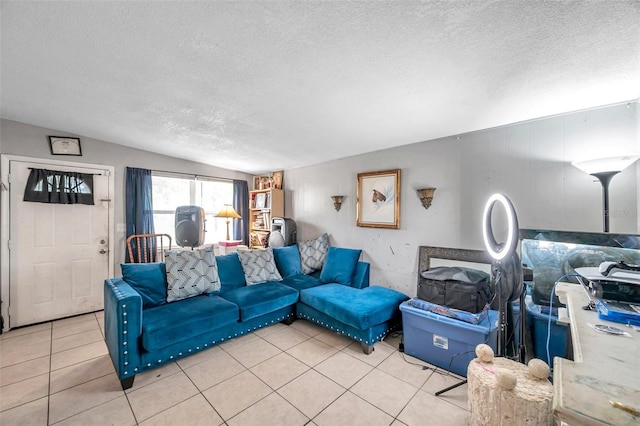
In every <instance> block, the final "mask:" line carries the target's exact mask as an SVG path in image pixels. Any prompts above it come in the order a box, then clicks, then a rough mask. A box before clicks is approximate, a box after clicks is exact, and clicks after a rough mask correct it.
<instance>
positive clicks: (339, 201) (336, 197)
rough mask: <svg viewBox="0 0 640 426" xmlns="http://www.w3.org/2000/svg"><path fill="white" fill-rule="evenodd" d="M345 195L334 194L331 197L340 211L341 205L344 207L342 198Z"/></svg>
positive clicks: (334, 205)
mask: <svg viewBox="0 0 640 426" xmlns="http://www.w3.org/2000/svg"><path fill="white" fill-rule="evenodd" d="M343 197H344V195H332V196H331V199H332V200H333V207H335V208H336V211H337V212H339V211H340V207H342V198H343Z"/></svg>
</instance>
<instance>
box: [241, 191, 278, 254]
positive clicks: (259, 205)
mask: <svg viewBox="0 0 640 426" xmlns="http://www.w3.org/2000/svg"><path fill="white" fill-rule="evenodd" d="M249 215H250V221H249V248H252V249H255V248H261V247H264V244H265V242H266V239H267V237H268V235H269V232H270V231H271V218H273V217H284V190H282V189H255V190H253V191H249Z"/></svg>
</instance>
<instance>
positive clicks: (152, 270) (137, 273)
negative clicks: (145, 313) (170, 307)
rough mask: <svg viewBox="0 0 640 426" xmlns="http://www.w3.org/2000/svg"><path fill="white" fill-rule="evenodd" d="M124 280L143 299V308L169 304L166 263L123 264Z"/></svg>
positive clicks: (121, 265) (121, 266)
mask: <svg viewBox="0 0 640 426" xmlns="http://www.w3.org/2000/svg"><path fill="white" fill-rule="evenodd" d="M120 268H121V269H122V279H123V280H125V281H126V282H127V283H128V284H129V285H130V286H131V287H133V289H134V290H136V291H137V292H138V293H140V297H142V308H143V309H147V308H153V307H154V306H160V305H164V304H165V303H167V273H166V270H165V266H164V262H155V263H122V264H120Z"/></svg>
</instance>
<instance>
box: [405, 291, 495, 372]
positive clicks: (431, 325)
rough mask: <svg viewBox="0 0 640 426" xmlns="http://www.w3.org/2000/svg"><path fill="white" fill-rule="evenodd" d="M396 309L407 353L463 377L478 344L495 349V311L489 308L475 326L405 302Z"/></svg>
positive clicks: (474, 355)
mask: <svg viewBox="0 0 640 426" xmlns="http://www.w3.org/2000/svg"><path fill="white" fill-rule="evenodd" d="M400 311H401V312H402V328H403V335H404V352H405V353H406V354H407V355H411V356H413V357H416V358H419V359H421V360H423V361H425V362H428V363H430V364H433V365H436V366H438V367H441V368H444V369H445V370H449V371H451V372H453V373H456V374H459V375H460V376H465V377H466V376H467V367H468V365H469V362H471V360H472V359H474V358H475V357H476V353H475V349H476V346H477V345H478V344H480V343H486V344H488V345H489V346H491V347H492V348H493V350H494V351H496V347H497V339H498V333H497V325H496V322H497V320H498V312H497V311H489V315H487V317H485V318H484V319H483V320H482V321H481V322H480V323H479V324H477V325H474V324H470V323H467V322H464V321H460V320H457V319H454V318H449V317H446V316H444V315H439V314H436V313H433V312H429V311H425V310H422V309H417V308H414V307H412V306H410V305H409V304H408V303H407V302H403V303H402V304H401V305H400Z"/></svg>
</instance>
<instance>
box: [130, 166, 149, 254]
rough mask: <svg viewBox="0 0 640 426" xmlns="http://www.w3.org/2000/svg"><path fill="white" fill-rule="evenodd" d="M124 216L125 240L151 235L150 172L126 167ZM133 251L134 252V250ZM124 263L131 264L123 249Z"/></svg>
mask: <svg viewBox="0 0 640 426" xmlns="http://www.w3.org/2000/svg"><path fill="white" fill-rule="evenodd" d="M125 191H126V205H125V209H126V210H125V216H126V222H127V238H128V237H129V236H131V235H138V234H153V233H155V229H154V226H153V199H152V198H153V197H152V192H151V170H146V169H136V168H133V167H127V177H126V187H125ZM134 251H135V250H134ZM125 253H127V256H126V262H131V261H132V259H129V253H128V252H127V251H126V249H125Z"/></svg>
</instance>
